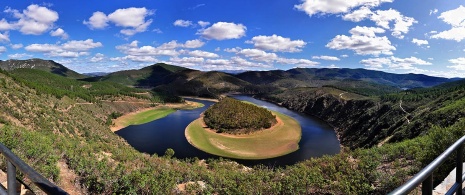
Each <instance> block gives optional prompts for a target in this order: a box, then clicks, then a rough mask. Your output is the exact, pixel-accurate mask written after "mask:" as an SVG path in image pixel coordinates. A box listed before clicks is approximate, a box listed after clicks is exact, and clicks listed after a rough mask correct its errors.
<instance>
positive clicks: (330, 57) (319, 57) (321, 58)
mask: <svg viewBox="0 0 465 195" xmlns="http://www.w3.org/2000/svg"><path fill="white" fill-rule="evenodd" d="M312 59H315V60H328V61H339V60H341V59H339V58H338V57H335V56H313V57H312Z"/></svg>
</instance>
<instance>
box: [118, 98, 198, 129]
mask: <svg viewBox="0 0 465 195" xmlns="http://www.w3.org/2000/svg"><path fill="white" fill-rule="evenodd" d="M203 106H205V105H203V104H202V103H198V102H187V103H184V104H172V105H168V106H167V105H162V106H158V107H155V108H148V109H147V110H143V111H139V112H134V113H129V114H127V115H124V116H118V117H119V118H118V117H116V118H115V117H111V118H112V119H116V120H114V121H113V126H112V127H111V130H112V131H117V130H120V129H122V128H124V127H127V126H129V125H140V124H144V123H148V122H151V121H154V120H157V119H161V118H163V117H166V116H168V115H169V114H171V113H173V112H175V111H176V110H178V109H181V110H189V109H195V108H199V107H203ZM110 124H111V123H110Z"/></svg>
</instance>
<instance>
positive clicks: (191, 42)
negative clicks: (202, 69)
mask: <svg viewBox="0 0 465 195" xmlns="http://www.w3.org/2000/svg"><path fill="white" fill-rule="evenodd" d="M203 45H205V42H203V41H201V40H199V39H194V40H189V41H186V43H184V45H183V47H185V48H199V47H202V46H203Z"/></svg>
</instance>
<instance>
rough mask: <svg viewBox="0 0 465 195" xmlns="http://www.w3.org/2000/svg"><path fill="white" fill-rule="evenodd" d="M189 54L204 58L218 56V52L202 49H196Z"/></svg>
mask: <svg viewBox="0 0 465 195" xmlns="http://www.w3.org/2000/svg"><path fill="white" fill-rule="evenodd" d="M189 55H191V56H194V57H202V58H218V57H220V56H218V54H216V53H211V52H207V51H200V50H194V51H191V52H189Z"/></svg>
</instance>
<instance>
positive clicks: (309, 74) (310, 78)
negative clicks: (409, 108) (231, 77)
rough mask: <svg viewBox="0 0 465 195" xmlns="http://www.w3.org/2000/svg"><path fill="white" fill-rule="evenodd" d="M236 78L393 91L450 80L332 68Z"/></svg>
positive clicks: (252, 74) (272, 83) (243, 74)
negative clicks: (361, 84)
mask: <svg viewBox="0 0 465 195" xmlns="http://www.w3.org/2000/svg"><path fill="white" fill-rule="evenodd" d="M236 77H238V78H240V79H242V80H244V81H247V82H250V83H252V84H271V85H275V86H280V87H289V86H288V85H289V83H293V84H294V85H296V86H297V85H298V86H299V87H321V86H324V85H335V84H336V83H338V82H340V81H344V80H359V81H367V82H372V83H376V84H381V85H388V86H393V87H396V88H419V87H431V86H435V85H439V84H442V83H446V82H450V81H454V80H456V79H447V78H441V77H432V76H427V75H422V74H393V73H386V72H381V71H375V70H366V69H347V68H342V69H335V68H321V69H317V68H296V69H290V70H287V71H283V70H273V71H250V72H245V73H241V74H238V75H237V76H236Z"/></svg>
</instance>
